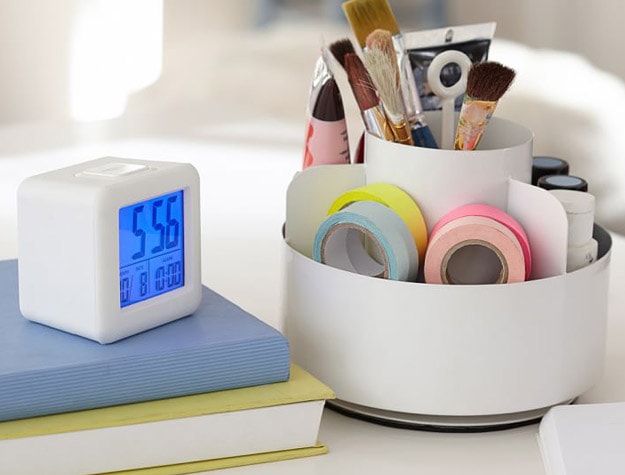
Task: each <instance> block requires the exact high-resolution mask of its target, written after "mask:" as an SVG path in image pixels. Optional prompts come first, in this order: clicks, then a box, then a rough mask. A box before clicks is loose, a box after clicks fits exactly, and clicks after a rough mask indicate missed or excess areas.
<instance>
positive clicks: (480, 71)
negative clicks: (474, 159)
mask: <svg viewBox="0 0 625 475" xmlns="http://www.w3.org/2000/svg"><path fill="white" fill-rule="evenodd" d="M515 76H516V73H515V71H514V70H513V69H510V68H508V67H507V66H504V65H503V64H501V63H497V62H495V61H484V62H481V63H475V64H473V65H472V66H471V69H469V74H468V77H467V89H466V93H465V95H464V99H463V102H462V108H461V109H460V117H459V119H458V127H457V128H456V138H455V141H454V149H456V150H475V148H476V147H477V145H478V143H479V141H480V139H481V138H482V135H483V134H484V131H485V130H486V127H487V126H488V122H489V121H490V118H491V117H492V115H493V112H494V111H495V107H497V103H498V101H499V99H501V96H503V95H504V94H505V93H506V91H507V90H508V89H509V88H510V85H511V84H512V81H514V78H515Z"/></svg>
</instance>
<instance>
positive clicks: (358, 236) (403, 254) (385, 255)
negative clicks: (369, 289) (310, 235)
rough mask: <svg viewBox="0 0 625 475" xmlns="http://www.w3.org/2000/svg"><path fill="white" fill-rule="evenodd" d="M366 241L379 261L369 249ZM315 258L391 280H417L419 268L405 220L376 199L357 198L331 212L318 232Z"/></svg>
mask: <svg viewBox="0 0 625 475" xmlns="http://www.w3.org/2000/svg"><path fill="white" fill-rule="evenodd" d="M365 241H368V244H370V245H372V247H373V251H374V252H375V255H376V256H380V257H379V261H378V260H377V259H375V258H374V257H372V255H371V253H369V252H368V251H367V246H366V243H365ZM313 259H314V260H315V261H317V262H321V263H323V264H326V265H329V266H332V267H336V268H338V269H342V270H346V271H349V272H354V273H356V274H361V275H368V276H372V277H382V278H385V279H389V280H402V281H413V282H414V281H416V279H417V272H418V269H419V254H418V253H417V248H416V246H415V244H414V240H413V237H412V235H411V234H410V231H409V229H408V227H407V226H406V223H405V222H404V221H403V220H402V219H401V218H400V217H399V215H398V214H397V213H396V212H395V211H393V210H392V209H390V208H389V207H387V206H385V205H383V204H381V203H378V202H376V201H358V202H355V203H352V204H350V205H348V206H346V207H345V208H344V209H342V210H340V211H337V212H336V213H333V214H331V215H329V216H328V217H327V218H326V219H325V220H324V221H323V222H322V223H321V225H320V226H319V229H318V230H317V233H316V235H315V239H314V242H313ZM380 261H381V262H380Z"/></svg>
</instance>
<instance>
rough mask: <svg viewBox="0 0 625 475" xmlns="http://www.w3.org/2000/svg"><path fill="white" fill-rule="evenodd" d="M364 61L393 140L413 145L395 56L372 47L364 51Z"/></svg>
mask: <svg viewBox="0 0 625 475" xmlns="http://www.w3.org/2000/svg"><path fill="white" fill-rule="evenodd" d="M364 63H365V66H366V67H367V70H368V71H369V75H370V76H371V80H372V81H373V84H374V85H375V87H376V89H377V91H378V94H379V96H380V100H381V102H382V107H383V108H384V113H385V115H386V119H387V120H388V123H389V124H390V125H391V130H392V131H393V136H394V141H395V142H398V143H402V144H406V145H414V142H413V140H412V136H411V135H410V128H409V126H408V121H407V120H406V115H405V112H404V106H403V103H402V99H401V98H402V96H401V90H400V88H399V83H398V81H397V75H396V69H397V68H396V67H394V65H395V66H396V64H397V63H396V60H395V57H394V56H389V55H388V54H386V52H385V51H381V50H379V49H373V48H372V49H367V50H366V51H365V52H364Z"/></svg>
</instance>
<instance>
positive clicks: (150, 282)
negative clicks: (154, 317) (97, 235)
mask: <svg viewBox="0 0 625 475" xmlns="http://www.w3.org/2000/svg"><path fill="white" fill-rule="evenodd" d="M183 208H184V194H183V191H182V190H178V191H175V192H173V193H169V194H166V195H161V196H157V197H156V198H152V199H149V200H145V201H141V202H139V203H134V204H132V205H130V206H126V207H124V208H121V209H120V210H119V301H120V305H121V307H126V306H128V305H132V304H135V303H138V302H142V301H144V300H146V299H149V298H152V297H156V296H157V295H160V294H164V293H166V292H170V291H172V290H174V289H177V288H179V287H182V286H183V285H184V213H183Z"/></svg>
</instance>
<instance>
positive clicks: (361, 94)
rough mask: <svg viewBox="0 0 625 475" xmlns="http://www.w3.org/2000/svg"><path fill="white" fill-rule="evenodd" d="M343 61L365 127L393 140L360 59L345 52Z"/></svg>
mask: <svg viewBox="0 0 625 475" xmlns="http://www.w3.org/2000/svg"><path fill="white" fill-rule="evenodd" d="M344 62H345V72H346V73H347V79H348V81H349V84H350V86H351V87H352V91H353V93H354V97H355V98H356V103H357V104H358V108H359V109H360V114H361V115H362V119H363V121H364V123H365V129H366V130H367V132H369V133H370V134H372V135H375V136H376V137H380V138H382V139H385V140H391V141H394V140H395V136H394V135H393V131H392V130H391V127H390V124H389V123H388V121H387V119H386V115H385V114H384V110H383V109H382V106H381V104H380V99H379V98H378V93H377V90H376V88H375V86H374V85H373V82H372V81H371V77H370V76H369V73H368V72H367V68H366V67H365V65H364V64H363V62H362V60H361V59H360V57H359V56H358V55H357V54H355V53H347V54H346V55H345V56H344Z"/></svg>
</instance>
